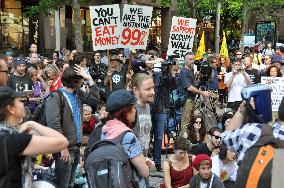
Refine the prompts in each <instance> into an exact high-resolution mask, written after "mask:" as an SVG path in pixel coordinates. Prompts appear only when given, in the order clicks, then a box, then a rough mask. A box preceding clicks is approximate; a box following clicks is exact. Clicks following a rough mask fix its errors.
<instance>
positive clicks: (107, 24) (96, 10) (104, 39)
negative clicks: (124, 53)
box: [90, 4, 121, 51]
mask: <svg viewBox="0 0 284 188" xmlns="http://www.w3.org/2000/svg"><path fill="white" fill-rule="evenodd" d="M90 17H91V29H92V39H93V50H94V51H96V50H106V49H115V48H118V47H119V35H120V31H121V30H120V25H121V24H120V9H119V5H118V4H114V5H103V6H90Z"/></svg>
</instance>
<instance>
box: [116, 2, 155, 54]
mask: <svg viewBox="0 0 284 188" xmlns="http://www.w3.org/2000/svg"><path fill="white" fill-rule="evenodd" d="M152 11H153V7H147V6H138V5H127V4H125V5H124V8H123V16H122V29H121V36H120V44H121V46H120V48H131V49H146V46H147V40H148V35H149V28H150V25H151V18H152Z"/></svg>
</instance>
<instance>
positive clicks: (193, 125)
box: [188, 115, 206, 148]
mask: <svg viewBox="0 0 284 188" xmlns="http://www.w3.org/2000/svg"><path fill="white" fill-rule="evenodd" d="M205 136H206V127H205V124H204V121H203V118H202V116H201V115H195V116H194V117H193V118H192V119H191V121H190V126H189V127H188V140H189V141H190V143H191V144H193V145H198V144H201V143H203V142H204V140H205ZM193 148H194V147H193Z"/></svg>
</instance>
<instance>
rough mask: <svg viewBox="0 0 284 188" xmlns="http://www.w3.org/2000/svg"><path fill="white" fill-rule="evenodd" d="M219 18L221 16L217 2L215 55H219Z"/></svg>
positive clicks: (219, 2)
mask: <svg viewBox="0 0 284 188" xmlns="http://www.w3.org/2000/svg"><path fill="white" fill-rule="evenodd" d="M220 16H221V0H217V8H216V26H215V53H216V54H219V53H220V50H219V49H220Z"/></svg>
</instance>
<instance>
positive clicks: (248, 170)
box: [235, 124, 284, 188]
mask: <svg viewBox="0 0 284 188" xmlns="http://www.w3.org/2000/svg"><path fill="white" fill-rule="evenodd" d="M277 148H284V141H282V140H279V139H276V138H275V137H274V136H273V133H272V127H271V126H269V125H267V124H262V127H261V136H260V138H259V140H258V141H257V142H256V143H255V144H254V145H253V146H252V147H251V148H249V149H248V150H247V152H246V154H245V156H244V159H243V160H242V161H241V164H240V165H239V169H238V173H237V180H236V184H235V187H243V188H269V187H271V177H272V176H273V174H272V163H273V162H274V163H277V161H273V159H274V157H275V153H276V150H277ZM274 165H275V164H274Z"/></svg>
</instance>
